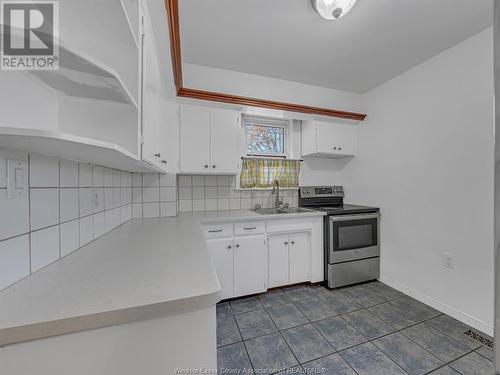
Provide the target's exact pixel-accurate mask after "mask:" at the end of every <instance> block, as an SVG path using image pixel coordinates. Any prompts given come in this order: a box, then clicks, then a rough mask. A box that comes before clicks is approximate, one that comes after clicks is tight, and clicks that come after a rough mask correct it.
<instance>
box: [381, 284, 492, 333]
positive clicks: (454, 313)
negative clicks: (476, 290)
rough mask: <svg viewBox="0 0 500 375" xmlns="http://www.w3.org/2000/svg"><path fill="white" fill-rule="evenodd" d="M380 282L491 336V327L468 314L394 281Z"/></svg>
mask: <svg viewBox="0 0 500 375" xmlns="http://www.w3.org/2000/svg"><path fill="white" fill-rule="evenodd" d="M379 280H380V281H381V282H383V283H384V284H387V285H389V286H391V287H393V288H394V289H396V290H399V291H400V292H403V293H404V294H407V295H409V296H410V297H413V298H415V299H416V300H419V301H420V302H423V303H425V304H426V305H429V306H431V307H433V308H435V309H436V310H439V311H441V312H442V313H445V314H447V315H449V316H451V317H452V318H455V319H457V320H459V321H461V322H462V323H465V324H468V325H470V326H471V327H473V328H475V329H478V330H479V331H481V332H483V333H486V334H487V335H490V336H493V327H492V326H490V325H488V324H486V323H484V322H483V321H481V320H478V319H476V318H474V317H472V316H470V315H469V314H466V313H464V312H462V311H460V310H457V309H455V308H454V307H451V306H448V305H445V304H443V303H441V302H439V301H437V300H435V299H434V298H432V297H429V296H427V295H425V294H422V293H420V292H417V291H416V290H413V289H411V288H408V287H407V286H405V285H403V284H400V283H398V282H396V281H393V280H388V279H386V278H384V277H380V279H379Z"/></svg>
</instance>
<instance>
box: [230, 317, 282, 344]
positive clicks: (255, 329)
mask: <svg viewBox="0 0 500 375" xmlns="http://www.w3.org/2000/svg"><path fill="white" fill-rule="evenodd" d="M235 317H236V321H237V322H238V326H239V327H240V331H241V335H242V336H243V339H244V340H246V339H250V338H253V337H257V336H262V335H266V334H268V333H271V332H276V331H277V330H278V329H277V328H276V326H275V325H274V323H273V321H272V320H271V318H270V317H269V315H268V313H267V312H266V310H256V311H250V312H247V313H244V314H238V315H235Z"/></svg>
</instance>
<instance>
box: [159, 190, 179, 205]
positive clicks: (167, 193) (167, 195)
mask: <svg viewBox="0 0 500 375" xmlns="http://www.w3.org/2000/svg"><path fill="white" fill-rule="evenodd" d="M175 200H176V194H175V186H161V187H160V202H174V201H175Z"/></svg>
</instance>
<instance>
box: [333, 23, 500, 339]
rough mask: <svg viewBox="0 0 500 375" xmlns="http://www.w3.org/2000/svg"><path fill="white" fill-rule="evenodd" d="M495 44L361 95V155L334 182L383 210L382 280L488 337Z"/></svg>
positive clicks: (470, 47)
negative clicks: (450, 264) (448, 262)
mask: <svg viewBox="0 0 500 375" xmlns="http://www.w3.org/2000/svg"><path fill="white" fill-rule="evenodd" d="M492 47H493V40H492V29H491V28H490V29H488V30H486V31H483V32H481V33H479V34H477V35H475V36H473V37H472V38H470V39H468V40H466V41H464V42H462V43H460V44H458V45H456V46H454V47H452V48H451V49H449V50H447V51H444V52H443V53H441V54H440V55H438V56H436V57H434V58H432V59H430V60H428V61H426V62H424V63H422V64H421V65H418V66H417V67H415V68H413V69H411V70H409V71H407V72H405V73H403V74H402V75H400V76H398V77H396V78H394V79H393V80H391V81H389V82H387V83H385V84H384V85H382V86H379V87H378V88H376V89H374V90H372V91H371V92H369V93H367V94H366V95H364V97H363V101H364V105H363V110H364V111H365V112H366V113H367V114H368V117H367V120H366V121H365V123H364V124H363V125H362V126H361V128H360V131H359V155H358V157H357V158H355V159H353V160H352V161H351V162H349V163H348V164H346V165H345V166H344V167H343V168H342V172H341V179H340V181H336V182H341V183H344V184H345V186H346V191H347V198H348V199H347V201H351V202H355V203H358V204H369V205H377V206H380V207H381V210H382V222H381V223H382V224H381V225H382V227H381V228H382V229H381V230H382V234H381V244H382V265H381V277H382V278H383V279H384V280H386V281H388V282H390V283H393V284H394V285H397V286H399V287H400V288H403V289H404V290H406V291H408V292H410V293H411V294H413V295H414V296H417V297H419V298H420V299H421V300H423V301H425V302H428V303H430V304H432V305H434V306H436V307H438V308H439V309H440V310H442V311H445V312H447V313H449V314H450V315H452V316H454V317H456V318H459V319H461V320H463V321H467V322H469V323H470V324H471V325H473V326H475V327H476V328H479V329H482V330H484V331H485V332H487V333H490V334H491V333H492V327H493V126H494V124H493V48H492ZM332 182H333V181H332ZM442 252H448V253H451V254H454V255H455V269H454V270H450V269H447V268H444V267H443V265H442V264H443V260H442Z"/></svg>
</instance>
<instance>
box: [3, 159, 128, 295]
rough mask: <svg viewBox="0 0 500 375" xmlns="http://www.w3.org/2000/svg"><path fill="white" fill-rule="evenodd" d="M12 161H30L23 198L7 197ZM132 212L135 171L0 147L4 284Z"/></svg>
mask: <svg viewBox="0 0 500 375" xmlns="http://www.w3.org/2000/svg"><path fill="white" fill-rule="evenodd" d="M7 160H20V161H24V162H26V163H27V173H26V175H25V176H26V182H27V183H26V187H27V189H26V193H25V194H24V196H22V197H17V198H9V197H8V189H7V185H8V180H7ZM131 217H132V174H131V173H128V172H123V171H119V170H113V169H109V168H104V167H100V166H96V165H90V164H81V163H80V164H79V163H77V162H73V161H68V160H60V159H56V158H51V157H46V156H41V155H35V154H28V153H25V152H19V151H11V150H0V289H3V288H5V287H7V286H9V285H11V284H13V283H15V282H16V281H19V280H21V279H23V278H24V277H26V276H28V275H30V274H32V273H34V272H36V271H38V270H39V269H41V268H43V267H45V266H47V265H48V264H51V263H53V262H55V261H57V260H59V259H60V258H62V257H64V256H66V255H68V254H70V253H72V252H73V251H75V250H77V249H78V248H80V247H81V246H84V245H86V244H87V243H89V242H91V241H93V240H94V239H96V238H98V237H100V236H102V235H103V234H105V233H107V232H109V231H111V230H113V229H114V228H116V227H117V226H119V225H120V224H122V223H124V222H126V221H128V220H130V218H131Z"/></svg>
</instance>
